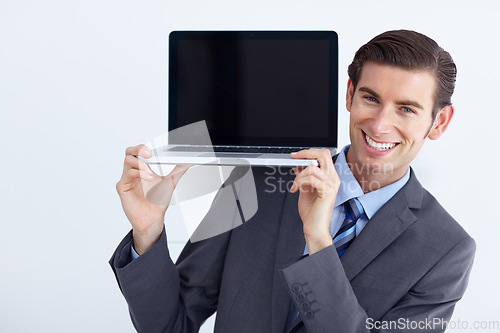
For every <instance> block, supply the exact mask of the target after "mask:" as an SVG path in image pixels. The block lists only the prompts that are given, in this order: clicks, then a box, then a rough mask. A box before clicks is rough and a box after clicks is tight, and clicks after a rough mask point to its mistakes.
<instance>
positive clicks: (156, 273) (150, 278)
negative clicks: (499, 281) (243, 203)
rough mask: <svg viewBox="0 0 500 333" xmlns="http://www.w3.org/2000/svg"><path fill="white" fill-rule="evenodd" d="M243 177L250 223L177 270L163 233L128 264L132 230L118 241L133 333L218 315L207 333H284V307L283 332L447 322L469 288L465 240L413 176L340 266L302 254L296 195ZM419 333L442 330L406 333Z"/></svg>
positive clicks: (200, 249) (172, 328)
mask: <svg viewBox="0 0 500 333" xmlns="http://www.w3.org/2000/svg"><path fill="white" fill-rule="evenodd" d="M253 171H254V173H253V174H254V178H255V183H256V186H257V193H258V205H259V206H258V207H259V209H258V212H257V213H256V214H255V216H253V218H252V219H250V220H249V221H248V222H246V223H245V224H243V225H242V226H240V227H237V228H235V229H233V230H231V231H229V232H226V233H223V234H221V235H219V236H215V237H213V238H210V239H207V240H204V241H200V242H196V243H189V242H188V244H187V245H186V247H185V248H184V250H183V252H182V253H181V255H180V257H179V259H178V261H177V263H176V264H175V265H174V263H173V262H172V261H171V259H170V256H169V251H168V248H167V241H166V235H165V232H163V234H162V236H161V239H160V241H159V242H158V243H157V244H156V245H155V246H154V247H153V248H152V249H151V250H150V251H148V252H147V253H145V254H143V255H142V256H140V257H139V258H138V259H136V260H134V261H133V262H130V246H131V242H132V237H131V233H130V234H129V235H127V236H126V237H125V239H124V240H123V241H122V242H121V243H120V245H119V246H118V248H117V250H116V252H115V253H114V255H113V257H112V258H111V260H110V264H111V266H112V268H113V271H114V272H115V274H116V277H117V280H118V283H119V285H120V288H121V290H122V292H123V294H124V296H125V298H126V300H127V302H128V304H129V307H130V313H131V317H132V320H133V322H134V325H135V327H136V328H137V330H138V331H139V332H147V333H153V332H197V331H198V329H199V327H200V325H201V324H202V323H203V321H204V320H205V319H206V318H207V317H209V316H210V315H211V314H212V313H213V312H214V311H217V318H216V323H215V332H221V333H233V332H235V333H240V332H241V333H258V332H273V333H278V332H279V333H282V332H283V331H284V327H285V322H286V318H287V315H288V310H289V308H290V302H291V301H293V302H295V306H296V308H297V309H298V310H299V312H300V316H299V318H298V319H297V320H296V321H295V323H294V325H293V327H292V331H293V332H340V333H349V332H356V333H357V332H369V330H368V329H367V328H366V325H367V318H372V319H371V320H378V321H398V320H404V322H406V319H409V320H413V321H425V320H426V318H427V319H428V320H432V319H433V318H443V319H444V320H449V319H450V317H451V314H452V312H453V308H454V306H455V303H456V302H457V301H458V300H459V299H460V298H461V297H462V295H463V294H464V292H465V288H466V286H467V282H468V276H469V273H470V269H471V267H472V261H473V257H474V252H475V243H474V241H473V239H472V238H471V237H470V236H469V235H468V234H467V233H466V232H465V231H464V230H463V229H462V228H461V227H460V226H459V225H458V224H457V223H456V222H455V220H454V219H453V218H452V217H451V216H450V215H449V214H448V213H447V212H446V211H445V210H444V209H443V208H442V207H441V206H440V205H439V203H438V202H437V201H436V200H435V199H434V198H433V197H432V196H431V195H430V194H429V193H428V192H427V191H426V190H425V189H423V188H422V186H421V185H420V183H419V182H418V180H417V179H416V177H415V175H414V174H413V171H412V172H411V175H410V179H409V180H408V182H407V184H406V185H405V186H404V187H403V188H402V189H401V190H400V191H399V192H398V193H397V194H396V195H395V196H394V197H393V198H392V199H391V200H389V201H388V202H387V203H386V204H385V205H384V206H383V207H382V208H380V210H379V211H378V212H377V213H376V214H375V215H374V216H373V218H372V219H371V220H370V221H369V222H368V224H367V226H366V227H365V229H363V231H362V232H361V233H360V234H359V236H358V237H357V238H356V239H355V240H354V242H353V243H352V245H351V246H350V247H349V249H348V250H347V251H346V252H345V254H344V255H343V256H342V258H341V259H339V258H338V255H337V252H336V251H335V248H334V247H333V246H330V247H328V248H326V249H323V250H322V251H320V252H317V253H315V254H314V255H311V256H306V257H303V256H302V254H303V250H304V246H305V240H304V236H303V232H302V222H301V219H300V217H299V215H298V211H297V200H298V194H297V193H296V194H291V193H288V192H286V191H285V192H283V193H267V192H266V185H265V177H266V174H265V169H263V168H255V169H254V170H253ZM292 179H293V176H284V180H285V181H286V182H288V181H290V180H292ZM267 189H269V188H267ZM217 209H223V208H220V207H219V205H218V202H217V199H216V200H215V201H214V203H213V205H212V208H211V210H213V211H216V210H217ZM210 215H211V214H208V215H207V217H206V219H209V218H210ZM202 223H205V222H202ZM399 318H403V319H399ZM370 322H371V321H370ZM375 331H377V332H378V331H380V332H382V331H384V330H376V329H373V330H372V332H375ZM395 331H398V332H402V331H404V330H403V329H399V330H394V331H391V332H395ZM427 331H432V332H440V331H443V329H441V326H439V327H436V329H434V330H425V329H424V330H423V329H419V330H416V331H414V332H427Z"/></svg>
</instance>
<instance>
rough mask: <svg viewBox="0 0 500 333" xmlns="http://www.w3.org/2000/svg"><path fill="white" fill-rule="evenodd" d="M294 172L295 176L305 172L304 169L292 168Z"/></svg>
mask: <svg viewBox="0 0 500 333" xmlns="http://www.w3.org/2000/svg"><path fill="white" fill-rule="evenodd" d="M292 170H293V173H294V174H295V175H299V174H300V173H301V172H302V171H303V170H304V168H292Z"/></svg>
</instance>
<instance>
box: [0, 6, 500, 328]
mask: <svg viewBox="0 0 500 333" xmlns="http://www.w3.org/2000/svg"><path fill="white" fill-rule="evenodd" d="M499 14H500V10H499V5H498V2H496V1H493V0H491V1H481V0H476V1H467V2H466V1H435V0H432V1H427V0H419V1H383V0H379V1H348V0H344V1H303V0H300V1H297V0H287V1H281V0H280V1H262V0H254V1H247V2H239V1H229V0H225V1H222V0H214V1H201V0H196V1H194V0H193V1H124V0H120V1H110V0H99V1H95V0H87V1H56V0H46V1H24V0H16V1H14V0H12V1H10V0H0V115H1V118H0V138H1V139H0V142H1V156H2V157H1V163H0V179H1V182H0V184H1V185H0V186H1V189H2V191H1V201H0V205H1V209H0V223H1V229H0V267H1V274H0V331H2V332H9V333H10V332H52V333H55V332H134V329H133V327H132V324H131V322H130V319H129V317H128V312H127V306H126V303H125V301H124V299H123V298H122V296H121V294H120V292H119V289H118V287H117V284H116V282H115V279H114V276H113V274H112V271H111V269H110V268H109V266H108V263H107V260H108V259H109V257H110V256H111V254H112V252H113V250H114V248H115V247H116V246H117V244H118V242H119V241H120V240H121V238H122V237H123V236H124V235H125V234H126V233H127V232H128V230H129V223H128V221H127V220H126V218H125V215H124V214H123V212H122V210H121V205H120V202H119V198H118V195H117V194H116V192H115V183H116V182H117V181H118V180H119V178H120V175H121V168H122V162H123V161H122V160H123V157H124V150H125V148H126V147H127V146H130V145H135V144H138V143H141V142H145V141H148V140H150V139H152V138H154V137H155V136H157V135H159V134H161V133H163V132H165V131H166V129H167V101H168V94H167V87H168V80H167V70H168V64H167V55H168V47H167V46H168V44H167V40H168V34H169V32H170V31H172V30H183V29H190V30H210V29H228V30H252V29H257V30H258V29H261V30H335V31H337V32H338V34H339V43H340V51H339V52H340V64H339V66H340V67H339V68H340V77H339V82H340V83H339V86H340V91H339V96H340V98H339V100H340V101H341V102H340V103H339V110H340V122H339V132H340V134H339V140H340V146H342V145H344V144H346V143H348V133H347V129H348V113H347V111H345V103H344V102H343V101H342V100H343V98H344V96H345V86H346V82H347V74H346V70H347V66H348V64H349V63H350V61H351V60H352V57H353V55H354V52H355V51H356V49H357V48H358V47H359V46H361V45H362V44H364V43H365V42H367V41H368V40H369V39H370V38H372V37H373V36H375V35H376V34H379V33H381V32H383V31H385V30H389V29H399V28H407V29H414V30H417V31H420V32H423V33H425V34H428V35H429V36H431V37H433V38H434V39H435V40H436V41H437V42H438V43H439V44H440V45H441V46H443V47H444V48H445V49H446V50H448V51H449V52H450V53H451V54H452V56H453V57H454V59H455V61H456V63H457V66H458V82H457V88H456V92H455V96H454V98H453V102H454V105H455V107H456V114H455V117H454V119H453V121H452V124H451V126H450V127H449V129H448V131H447V132H446V133H445V135H444V136H443V137H442V138H441V139H439V140H438V141H435V142H428V143H427V144H426V146H425V147H424V149H423V150H422V152H421V154H420V156H419V157H418V159H417V160H416V161H415V162H414V163H413V166H414V168H415V170H416V172H417V175H418V177H419V179H420V181H421V182H422V183H423V184H424V186H425V187H427V189H429V190H430V191H431V192H432V193H433V194H434V195H435V196H436V197H437V198H438V200H439V201H440V202H441V203H442V204H443V205H444V206H445V207H446V208H447V210H448V211H449V212H450V213H451V214H452V215H453V216H454V217H455V218H456V219H457V220H458V221H459V222H460V223H461V224H462V225H463V226H464V228H465V229H466V230H467V231H468V232H469V233H470V234H471V235H472V236H473V237H474V238H475V240H476V242H477V255H476V261H475V265H474V269H473V272H472V275H471V279H470V284H469V288H468V290H467V293H466V295H465V297H464V298H463V300H462V301H461V302H459V303H458V306H457V308H456V311H455V315H454V317H453V318H454V319H455V320H458V319H459V320H461V321H465V320H467V321H469V323H470V324H469V325H470V326H471V325H472V324H473V321H478V320H479V321H480V320H496V321H499V320H500V316H499V314H498V300H499V299H500V292H499V288H498V281H499V280H500V276H499V275H500V274H499V268H498V259H497V258H498V254H499V252H500V251H499V250H500V242H499V241H498V235H499V231H500V227H499V226H498V222H499V219H498V216H499V215H498V210H497V208H498V199H499V198H498V197H499V196H498V194H497V189H498V187H499V186H500V183H499V181H498V178H497V173H498V169H499V168H498V165H499V157H498V148H495V146H496V144H495V139H496V135H495V133H496V130H497V126H498V122H499V120H500V117H499V115H498V114H499V108H498V95H499V93H498V82H497V81H498V80H497V78H498V77H499V74H500V73H499V72H500V71H499V65H498V56H499V53H500V52H499V51H500V48H499V46H498V32H500V24H499V21H500V20H499ZM476 208H480V210H476ZM175 237H176V236H175V235H173V236H171V237H170V239H172V240H174V241H180V240H182V239H181V238H182V235H181V236H179V237H178V238H175ZM171 245H172V249H173V252H174V253H178V250H179V248H180V245H179V244H178V243H172V244H171ZM210 331H211V328H210V327H209V326H208V327H206V328H205V331H204V332H210ZM470 331H473V330H470ZM486 331H487V330H485V331H484V332H486ZM499 331H500V330H499Z"/></svg>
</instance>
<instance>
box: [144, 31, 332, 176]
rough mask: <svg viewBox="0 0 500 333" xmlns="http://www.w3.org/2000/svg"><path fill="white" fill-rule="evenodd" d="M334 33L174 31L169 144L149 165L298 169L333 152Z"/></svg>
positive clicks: (156, 149) (155, 153)
mask: <svg viewBox="0 0 500 333" xmlns="http://www.w3.org/2000/svg"><path fill="white" fill-rule="evenodd" d="M337 105H338V37H337V34H336V33H335V32H334V31H173V32H171V33H170V37H169V118H168V119H169V126H168V127H169V134H168V145H165V146H161V147H152V148H153V157H152V158H150V159H149V160H148V161H147V162H148V163H149V164H191V165H205V164H206V165H210V164H216V165H248V164H249V165H257V166H299V167H300V166H302V167H305V166H307V165H309V164H316V165H317V161H316V160H297V159H292V158H291V157H290V156H289V154H290V153H291V152H294V151H299V150H302V149H308V148H326V149H329V150H330V151H331V153H332V155H333V154H334V153H335V152H336V148H337V118H338V110H337Z"/></svg>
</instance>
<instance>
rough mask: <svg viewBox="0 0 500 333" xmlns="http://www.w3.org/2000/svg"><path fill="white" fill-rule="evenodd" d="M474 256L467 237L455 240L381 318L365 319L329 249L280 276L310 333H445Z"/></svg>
mask: <svg viewBox="0 0 500 333" xmlns="http://www.w3.org/2000/svg"><path fill="white" fill-rule="evenodd" d="M474 253H475V243H474V240H473V239H472V238H470V237H468V238H465V239H463V240H462V241H460V242H459V243H458V244H456V245H455V246H454V247H453V248H452V249H451V250H450V251H449V252H448V253H446V254H445V255H444V256H443V257H442V258H441V259H440V260H439V261H438V262H437V263H436V264H435V265H434V266H433V267H432V268H431V269H430V270H429V271H428V272H427V273H426V274H425V276H423V277H422V278H421V279H420V280H419V281H418V282H417V283H416V284H415V285H413V286H412V287H411V288H410V290H409V291H408V292H407V293H406V294H405V295H404V296H403V297H402V298H401V299H400V300H399V302H397V303H396V304H395V305H394V307H392V308H391V309H390V310H389V311H387V312H386V313H385V314H384V315H383V316H382V318H368V316H367V314H366V312H365V311H364V310H363V308H362V307H361V306H360V304H359V303H358V301H357V298H356V295H355V294H354V291H353V289H352V287H351V285H350V283H349V281H348V279H347V277H346V275H345V272H344V269H343V266H342V263H341V262H340V260H339V258H338V256H337V252H336V250H335V247H334V246H333V245H332V246H329V247H327V248H325V249H323V250H321V251H319V252H317V253H315V254H313V255H311V256H308V257H305V258H303V259H302V260H300V261H298V262H296V263H294V264H292V265H290V266H288V267H286V268H284V269H283V270H282V273H283V277H284V280H285V282H286V284H287V287H288V292H289V294H290V296H291V298H292V300H293V302H294V303H295V306H296V308H297V309H298V311H299V314H300V316H301V317H302V320H303V322H304V325H305V326H306V329H307V331H308V332H310V333H319V332H333V331H335V332H356V333H358V332H380V333H382V332H444V331H445V329H446V327H445V325H444V324H443V321H449V319H450V318H451V315H452V313H453V309H454V307H455V304H456V302H457V301H458V300H459V299H460V298H461V297H462V296H463V294H464V292H465V289H466V286H467V283H468V277H469V274H470V270H471V268H472V262H473V258H474ZM435 318H436V319H435ZM434 320H436V321H435V322H434ZM429 321H430V322H431V323H434V325H429V324H428V323H429ZM391 322H392V325H393V326H392V327H391V329H390V330H388V329H386V328H387V327H388V326H386V325H384V323H386V324H387V325H388V324H389V323H391ZM409 322H411V325H408V323H409ZM415 325H419V326H417V327H415Z"/></svg>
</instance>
